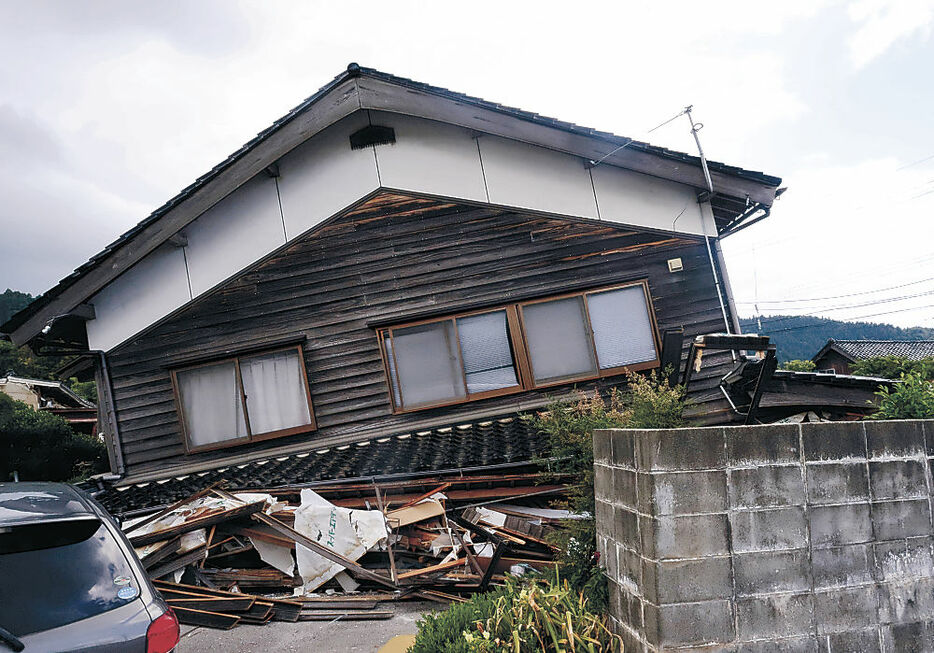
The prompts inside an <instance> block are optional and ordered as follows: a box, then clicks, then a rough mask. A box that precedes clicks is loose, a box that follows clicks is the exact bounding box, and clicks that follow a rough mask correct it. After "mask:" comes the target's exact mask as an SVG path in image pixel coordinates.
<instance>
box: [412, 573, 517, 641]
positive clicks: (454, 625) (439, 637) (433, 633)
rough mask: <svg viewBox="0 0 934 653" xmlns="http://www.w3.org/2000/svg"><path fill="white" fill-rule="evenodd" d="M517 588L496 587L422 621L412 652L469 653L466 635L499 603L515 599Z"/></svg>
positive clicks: (430, 615) (425, 617)
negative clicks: (501, 600) (503, 598)
mask: <svg viewBox="0 0 934 653" xmlns="http://www.w3.org/2000/svg"><path fill="white" fill-rule="evenodd" d="M515 589H516V588H515V586H512V585H507V586H502V587H496V588H494V589H492V590H490V591H489V592H485V593H483V594H474V595H473V596H472V597H470V599H468V600H467V602H466V603H452V604H451V605H450V607H448V609H447V610H444V611H443V612H437V613H429V614H426V615H425V616H424V618H423V619H421V620H420V621H419V622H418V635H416V637H415V643H414V644H412V646H411V647H410V648H409V652H408V653H468V649H467V640H466V638H465V637H464V632H465V631H468V630H471V629H472V628H473V627H474V624H475V623H476V622H478V621H483V620H484V619H486V618H487V617H488V616H489V615H491V614H493V610H494V608H495V605H496V601H497V600H498V599H499V598H501V597H504V596H507V597H512V596H513V594H514V593H515Z"/></svg>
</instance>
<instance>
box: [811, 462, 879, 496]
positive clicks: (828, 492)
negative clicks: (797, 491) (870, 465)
mask: <svg viewBox="0 0 934 653" xmlns="http://www.w3.org/2000/svg"><path fill="white" fill-rule="evenodd" d="M807 479H808V501H809V502H810V503H852V502H855V501H865V500H866V499H868V498H869V479H868V478H867V474H866V463H864V462H858V463H843V464H838V463H826V464H820V465H807Z"/></svg>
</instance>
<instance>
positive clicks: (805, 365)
mask: <svg viewBox="0 0 934 653" xmlns="http://www.w3.org/2000/svg"><path fill="white" fill-rule="evenodd" d="M782 369H783V370H788V371H789V372H813V371H814V370H815V369H817V365H815V364H814V361H803V360H798V359H796V360H793V361H787V362H785V363H783V364H782Z"/></svg>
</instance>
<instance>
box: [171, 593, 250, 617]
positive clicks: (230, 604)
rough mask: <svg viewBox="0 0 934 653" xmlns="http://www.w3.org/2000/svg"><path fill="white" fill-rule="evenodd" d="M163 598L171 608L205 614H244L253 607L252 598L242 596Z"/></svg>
mask: <svg viewBox="0 0 934 653" xmlns="http://www.w3.org/2000/svg"><path fill="white" fill-rule="evenodd" d="M163 596H164V595H163ZM164 598H165V602H166V603H168V604H169V606H171V607H173V608H189V609H191V610H203V611H207V612H223V613H231V612H244V611H246V610H249V609H250V608H251V607H253V598H252V597H250V596H242V597H239V598H226V597H220V596H202V597H185V598H175V597H169V596H164Z"/></svg>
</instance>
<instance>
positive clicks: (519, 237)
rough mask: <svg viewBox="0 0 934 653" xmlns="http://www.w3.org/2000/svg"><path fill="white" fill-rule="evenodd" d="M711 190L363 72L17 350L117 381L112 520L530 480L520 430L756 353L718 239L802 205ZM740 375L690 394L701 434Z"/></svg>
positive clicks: (42, 319)
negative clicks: (367, 482) (378, 479)
mask: <svg viewBox="0 0 934 653" xmlns="http://www.w3.org/2000/svg"><path fill="white" fill-rule="evenodd" d="M709 174H710V179H709V185H708V179H707V178H705V169H704V166H703V165H702V161H701V160H700V159H699V158H698V157H694V156H690V155H687V154H683V153H679V152H673V151H670V150H667V149H664V148H660V147H655V146H652V145H649V144H647V143H642V142H637V141H633V140H631V139H628V138H623V137H619V136H614V135H612V134H608V133H604V132H599V131H595V130H592V129H588V128H583V127H579V126H577V125H573V124H569V123H565V122H561V121H558V120H554V119H550V118H545V117H542V116H540V115H538V114H534V113H529V112H525V111H521V110H518V109H513V108H509V107H504V106H502V105H498V104H494V103H491V102H487V101H484V100H481V99H478V98H474V97H470V96H466V95H462V94H459V93H454V92H451V91H448V90H445V89H442V88H437V87H433V86H429V85H426V84H422V83H418V82H414V81H410V80H407V79H402V78H398V77H395V76H392V75H388V74H385V73H381V72H378V71H375V70H371V69H367V68H361V67H359V66H357V65H354V64H352V65H351V66H349V67H348V69H347V70H346V71H345V72H342V73H341V74H340V75H339V76H338V77H337V78H335V79H334V80H333V81H332V82H331V83H329V84H327V85H326V86H325V87H323V88H322V89H321V90H320V91H318V92H317V93H315V94H314V95H313V96H311V97H310V98H308V99H307V100H305V101H304V102H302V103H301V104H300V105H299V106H297V107H296V108H295V109H293V110H292V111H290V112H289V113H288V114H287V115H286V116H284V117H282V118H281V119H279V120H277V121H276V122H275V123H273V125H271V126H270V127H269V128H268V129H266V130H264V131H263V132H261V133H260V134H259V135H258V136H257V137H256V138H254V139H253V140H252V141H250V142H249V143H247V144H246V145H244V146H243V147H242V148H241V149H240V150H238V151H237V152H235V153H233V154H232V155H231V156H230V157H228V158H227V159H226V160H225V161H223V162H222V163H221V164H219V165H218V166H217V167H215V168H214V169H213V170H211V171H210V172H209V173H207V174H206V175H204V176H203V177H201V178H199V179H198V180H196V181H195V182H194V183H193V184H192V185H191V186H189V187H188V188H186V189H184V190H183V191H182V192H181V193H180V194H179V195H178V196H176V197H174V198H173V199H171V200H170V201H169V202H167V203H166V204H165V205H164V206H162V207H161V208H159V209H158V210H156V211H155V212H154V213H153V214H152V215H151V216H149V217H148V218H146V219H145V220H143V221H142V222H141V223H140V224H139V225H137V226H136V227H134V228H132V229H131V230H130V231H128V232H127V233H125V234H124V235H122V236H121V237H120V238H119V239H117V240H116V241H115V242H114V243H112V244H111V245H109V246H108V247H107V248H105V249H104V250H103V251H102V252H101V253H99V254H97V255H96V256H94V257H93V258H92V259H91V260H90V261H89V262H88V263H87V264H85V265H83V266H82V267H80V268H79V269H77V270H76V271H75V272H74V273H73V274H72V275H70V276H69V277H67V278H65V279H63V280H62V281H61V282H60V283H59V284H58V285H57V286H55V287H54V288H52V289H51V290H49V291H48V292H46V293H45V294H44V295H42V296H41V297H40V298H39V299H37V300H36V301H35V302H34V303H33V304H31V305H30V306H29V307H27V308H26V309H25V310H23V311H21V312H20V313H18V314H17V315H15V316H14V317H13V318H12V319H11V320H10V321H9V322H7V323H6V324H5V325H3V326H2V331H4V332H5V333H7V334H8V336H9V337H10V338H11V339H12V341H13V342H14V343H16V344H29V345H30V346H31V347H33V348H34V349H36V350H39V351H56V352H64V351H68V352H72V353H76V354H78V355H79V358H78V359H77V361H76V363H75V364H74V365H73V366H72V367H71V369H69V370H68V374H70V375H73V374H79V375H80V374H84V375H90V374H93V375H94V376H95V377H96V379H97V382H98V387H99V396H100V416H101V417H100V419H101V425H100V431H101V432H102V433H103V434H104V436H105V438H106V441H107V445H108V452H109V456H110V465H111V470H112V473H113V477H112V478H111V482H112V484H113V485H114V487H115V488H116V489H117V490H118V492H116V493H111V494H113V495H114V496H116V495H118V494H119V495H121V496H123V497H125V498H123V499H121V498H113V499H112V504H111V507H112V508H113V509H115V510H116V511H121V510H128V509H131V507H132V506H136V507H140V506H142V504H145V503H148V504H149V505H156V504H159V503H160V502H161V503H165V502H168V501H172V500H175V499H177V498H179V497H180V496H184V495H185V494H187V493H188V492H189V491H190V490H191V489H192V488H190V487H187V485H188V484H190V483H191V480H190V479H199V482H200V481H203V482H205V483H206V482H207V480H208V479H213V478H215V477H224V476H231V475H232V476H242V474H240V471H239V470H247V471H246V472H245V473H244V474H243V475H249V476H251V478H248V479H244V482H243V483H235V485H236V486H237V487H270V486H276V485H290V484H291V485H296V484H301V483H311V482H318V481H321V480H323V479H328V478H331V479H334V478H352V477H360V476H378V475H380V474H383V475H391V474H397V475H399V474H410V475H412V474H416V475H417V474H420V473H427V472H437V471H443V470H452V469H453V470H456V469H463V468H465V467H485V468H489V469H520V470H521V468H522V466H523V465H528V463H529V461H531V460H532V459H534V458H535V456H536V455H537V453H538V452H537V446H538V445H537V442H536V438H535V437H534V434H532V433H529V432H528V429H527V427H526V425H525V424H524V422H522V421H521V420H519V419H517V414H518V413H520V412H522V411H529V410H534V409H536V408H540V407H542V406H545V405H546V404H547V403H548V402H550V401H552V400H553V399H554V398H555V397H556V396H562V395H565V394H567V393H569V392H570V391H572V390H573V389H575V388H577V389H583V390H586V391H589V390H593V389H597V390H606V389H608V388H611V387H614V386H616V385H619V384H622V383H625V374H626V373H627V372H630V371H638V370H649V369H654V368H658V367H660V366H662V365H663V362H665V361H670V362H672V363H673V364H674V365H675V366H679V365H680V364H681V361H682V360H683V357H684V355H685V354H686V352H687V349H686V347H687V344H688V343H689V342H690V340H691V339H692V338H693V337H695V336H697V335H701V334H707V333H711V332H723V331H726V332H732V333H737V332H738V325H737V315H736V309H735V307H734V305H733V301H732V296H731V291H730V284H729V280H728V276H727V271H726V268H725V265H724V262H723V257H722V254H721V250H720V240H721V239H722V238H724V237H726V236H728V235H729V234H731V233H734V232H736V231H737V230H739V229H742V228H743V227H745V226H747V225H748V224H751V222H752V221H754V220H758V219H761V218H762V217H764V216H766V215H768V213H769V211H770V209H771V207H772V204H773V202H774V200H775V198H776V196H777V195H778V194H779V192H780V188H779V185H780V182H781V180H780V179H779V178H777V177H773V176H770V175H766V174H763V173H759V172H752V171H749V170H744V169H741V168H738V167H734V166H729V165H725V164H721V163H716V162H709ZM711 187H712V192H711ZM666 334H675V336H676V337H669V338H666V337H665V336H666ZM682 343H684V344H682ZM732 366H733V360H732V358H731V356H730V355H729V353H727V352H720V353H712V354H710V355H708V356H706V357H705V358H704V360H703V364H702V366H701V369H700V370H699V371H697V372H695V373H694V375H693V380H692V385H691V388H690V391H691V398H692V399H693V401H694V402H695V403H694V407H693V408H692V410H693V411H694V414H695V416H696V417H698V419H700V420H701V421H707V422H712V421H713V422H715V421H725V420H729V419H734V418H735V416H733V415H732V413H731V409H730V407H729V406H728V403H727V401H726V399H725V398H724V396H723V394H722V393H721V392H720V389H719V387H718V384H719V382H720V379H721V378H722V377H723V376H724V374H726V373H727V372H728V371H729V370H730V369H731V368H732ZM506 432H508V434H509V435H508V437H501V435H500V434H501V433H506ZM515 443H519V444H518V445H516V444H515ZM264 469H268V470H271V471H272V470H275V473H268V474H267V473H266V472H264V471H263V470H264ZM504 473H505V472H504ZM203 484H204V483H201V485H202V486H203ZM171 488H175V489H174V490H171ZM131 497H134V499H133V500H132V501H131V500H129V499H130V498H131Z"/></svg>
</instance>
